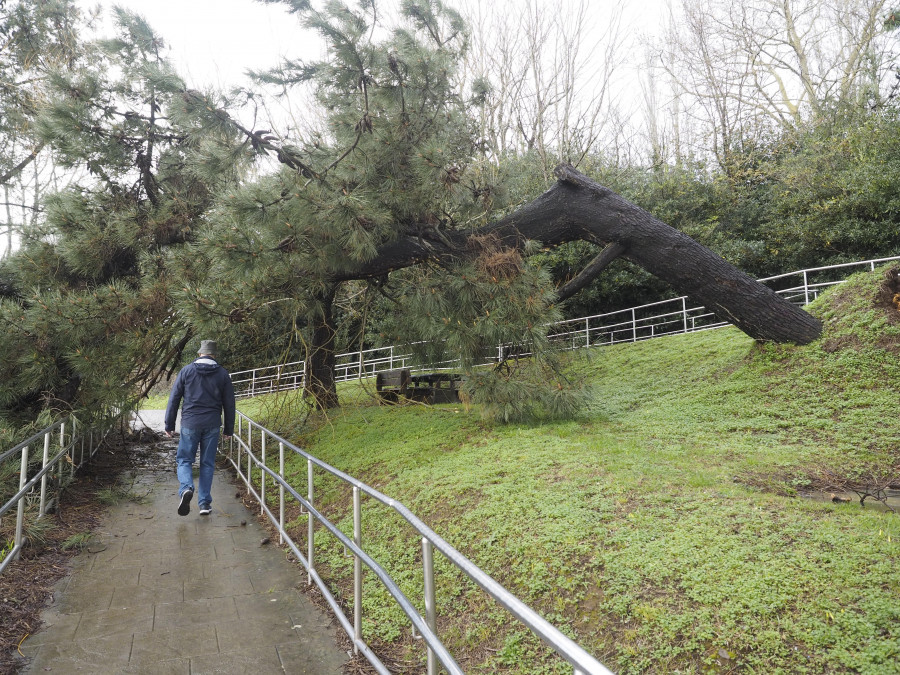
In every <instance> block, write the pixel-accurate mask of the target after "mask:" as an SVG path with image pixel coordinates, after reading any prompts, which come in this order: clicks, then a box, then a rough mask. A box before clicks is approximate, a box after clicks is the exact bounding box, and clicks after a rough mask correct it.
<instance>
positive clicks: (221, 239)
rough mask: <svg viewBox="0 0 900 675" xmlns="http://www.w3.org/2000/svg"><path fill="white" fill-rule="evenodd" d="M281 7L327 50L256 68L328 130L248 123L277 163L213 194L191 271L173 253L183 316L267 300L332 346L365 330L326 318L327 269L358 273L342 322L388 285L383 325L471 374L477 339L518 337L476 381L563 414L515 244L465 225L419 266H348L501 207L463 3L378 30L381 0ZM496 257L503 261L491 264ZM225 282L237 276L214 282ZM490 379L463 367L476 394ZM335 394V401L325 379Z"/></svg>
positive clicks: (307, 337) (546, 310) (213, 319)
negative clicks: (484, 146) (468, 66)
mask: <svg viewBox="0 0 900 675" xmlns="http://www.w3.org/2000/svg"><path fill="white" fill-rule="evenodd" d="M285 4H289V5H290V6H291V9H292V11H294V12H295V13H297V14H298V16H300V18H301V20H302V21H303V23H304V25H305V26H306V27H307V28H309V29H312V30H313V31H315V32H316V33H317V34H318V35H320V36H321V37H322V39H323V40H324V41H325V43H326V46H327V50H328V57H327V59H324V60H322V61H315V62H297V61H286V62H285V63H283V64H282V65H281V66H280V67H279V68H278V69H276V70H273V71H271V72H268V73H263V74H257V79H258V81H259V82H260V83H262V84H264V85H267V84H275V85H278V86H279V87H282V88H287V89H288V90H290V88H291V87H295V86H304V87H312V90H313V91H314V92H315V100H316V102H317V104H318V106H319V108H320V110H321V113H322V117H323V119H324V126H323V127H322V128H321V129H320V130H319V131H318V132H317V133H315V134H313V135H312V136H310V137H309V138H307V139H298V140H297V142H296V143H295V142H294V139H282V138H280V137H278V136H277V135H276V134H274V133H271V132H262V131H260V132H249V131H248V132H247V133H246V139H247V141H249V142H250V144H251V146H252V147H253V148H254V149H256V150H257V152H258V153H259V154H261V155H263V154H266V155H270V156H275V157H277V159H278V160H279V162H280V163H281V165H282V168H281V170H280V171H278V172H276V173H274V174H270V175H266V176H263V177H261V178H260V179H259V180H257V181H254V182H252V183H245V184H242V185H240V186H235V187H234V189H232V190H229V191H228V192H227V194H225V195H224V196H223V199H221V200H220V201H219V202H218V203H217V206H216V208H215V210H214V213H213V214H212V216H211V217H210V218H209V219H208V220H207V229H205V230H204V232H203V234H202V246H203V248H204V256H205V258H204V265H203V266H202V269H198V268H197V267H196V266H193V265H192V264H191V258H190V256H184V257H183V259H182V261H181V262H182V264H183V265H184V268H183V269H182V274H181V276H182V277H184V278H191V279H192V283H190V284H185V285H183V286H182V288H181V289H180V290H179V291H178V300H179V302H180V305H181V306H182V307H184V308H186V309H185V311H187V312H188V313H189V315H190V321H191V322H193V323H194V324H197V325H201V324H202V325H204V326H207V327H209V328H212V327H214V326H216V325H218V326H219V327H220V329H222V330H226V329H229V328H230V326H232V325H234V324H235V323H241V322H250V323H253V322H255V321H257V315H258V312H259V311H260V310H263V309H267V310H268V309H270V308H271V307H272V304H273V303H276V304H278V306H279V308H280V311H282V312H283V316H284V317H285V319H289V320H290V326H291V328H294V327H296V326H298V325H300V326H302V327H303V335H302V336H300V337H299V338H298V339H299V341H301V342H305V343H306V344H307V345H308V347H309V350H310V352H311V353H313V354H316V353H321V352H323V351H328V350H330V353H332V354H333V353H334V349H335V348H337V347H338V345H337V343H335V342H332V343H330V344H328V345H327V349H320V348H321V347H323V345H319V344H317V343H316V340H317V339H322V338H321V336H322V335H325V336H334V335H335V334H336V335H337V336H345V337H346V338H347V339H348V340H350V341H351V342H350V344H341V345H340V347H344V348H350V347H351V346H352V347H353V348H356V347H358V346H359V345H360V344H361V342H360V340H359V338H360V335H361V334H365V331H366V327H365V326H361V325H360V326H358V328H357V327H356V326H355V330H353V331H348V330H346V326H341V325H339V321H338V319H339V318H342V317H335V316H333V315H332V314H333V312H334V309H333V308H334V306H335V302H334V301H335V299H336V298H341V297H347V296H348V294H346V293H344V292H342V290H341V286H342V284H344V283H346V282H344V281H336V280H338V279H340V280H347V279H350V280H353V279H357V280H363V281H366V282H367V283H368V284H369V287H370V291H371V292H367V293H359V294H358V296H357V297H358V300H357V301H356V303H355V305H354V303H353V302H351V303H350V305H353V306H352V307H350V306H348V305H347V303H343V304H342V307H343V310H342V311H343V312H344V315H343V318H346V319H349V317H355V318H354V319H352V321H358V320H359V317H361V316H362V315H365V314H366V311H365V310H364V309H362V308H361V306H360V303H366V302H371V300H372V297H373V296H375V295H377V294H378V293H384V294H385V295H387V296H389V297H391V298H392V299H393V300H392V302H393V303H394V304H393V306H392V309H391V312H392V313H393V314H394V315H395V319H396V321H394V322H392V323H393V325H391V326H389V327H388V328H385V329H384V330H383V331H382V332H384V333H385V334H386V335H387V333H388V332H390V333H391V335H390V337H391V338H392V339H396V338H397V337H398V336H402V337H403V338H407V339H409V340H410V341H411V342H419V343H421V342H422V341H425V342H426V343H428V344H429V345H432V346H433V347H434V348H433V349H432V351H442V352H445V353H446V354H452V355H453V356H454V357H455V358H459V359H461V362H462V364H463V367H464V369H465V370H466V371H467V372H469V371H470V370H473V369H474V368H475V366H476V365H477V364H480V363H483V357H484V351H485V349H488V348H490V349H494V350H496V349H497V346H498V344H503V343H510V342H516V343H520V344H522V345H527V347H525V348H524V349H525V351H527V352H528V353H529V354H532V355H534V356H533V357H532V358H533V363H534V364H536V365H535V366H529V368H524V367H515V368H511V367H510V363H511V362H508V363H505V364H504V366H503V368H502V369H501V370H502V371H503V373H504V375H503V377H500V375H499V372H500V371H497V374H495V375H494V377H500V379H499V380H498V381H497V382H495V383H493V384H492V385H491V387H487V386H484V387H483V388H484V390H485V391H488V390H490V391H492V392H493V394H491V395H496V394H497V393H498V391H499V388H500V386H501V382H504V381H505V382H509V383H510V384H509V387H508V388H507V390H506V391H508V395H509V396H513V395H515V397H518V398H525V399H529V400H531V399H535V398H536V399H541V401H542V402H541V403H539V404H537V408H539V409H541V410H543V411H550V410H553V411H559V410H561V409H562V408H563V407H565V406H560V405H556V404H552V403H551V399H550V398H546V397H545V396H544V392H542V393H540V394H538V392H539V390H542V387H545V386H549V387H550V389H548V390H547V392H551V390H552V392H560V391H564V390H566V389H569V388H570V387H569V383H567V382H565V380H564V379H560V377H561V376H560V375H559V374H558V370H556V369H553V368H551V370H553V371H554V372H555V373H556V375H555V376H554V377H551V378H548V377H547V374H546V372H545V371H546V368H547V367H550V364H551V363H552V359H550V358H545V357H544V356H542V354H544V353H546V352H547V348H548V345H547V340H546V333H545V329H544V326H545V325H546V324H547V323H548V322H550V321H552V320H553V319H555V318H558V316H559V313H558V311H557V309H556V308H555V306H554V302H553V297H552V286H551V284H550V280H549V279H548V278H547V277H546V275H545V274H543V272H542V271H541V270H540V269H538V268H536V267H534V266H531V265H528V264H526V263H525V262H524V260H523V259H522V258H521V252H519V251H516V250H513V249H511V248H510V249H509V250H503V249H502V247H500V248H497V246H496V244H495V245H494V249H492V250H490V251H487V249H485V251H481V250H479V247H478V245H477V240H478V237H477V236H476V237H475V238H470V242H472V246H468V245H467V246H465V247H462V248H460V249H459V250H458V251H457V255H456V256H454V257H451V258H450V259H448V258H447V257H446V256H445V257H442V258H440V259H439V258H438V257H437V256H429V255H428V254H427V253H424V254H423V255H422V257H421V260H420V263H419V264H418V265H417V266H416V269H415V270H406V271H403V270H392V273H389V274H388V275H386V276H384V277H380V278H367V277H366V276H365V275H362V276H356V275H357V274H358V270H359V269H360V268H362V267H363V266H365V265H366V263H368V262H370V261H372V260H374V259H376V258H377V257H378V256H380V255H382V252H383V251H384V247H385V246H387V245H389V244H391V243H392V242H396V241H397V240H398V239H400V238H401V237H407V238H408V237H410V236H412V237H415V238H417V239H418V240H419V241H420V242H423V246H424V247H425V250H426V251H427V249H428V244H427V242H428V241H436V240H440V241H446V240H447V236H448V235H449V234H451V233H453V234H455V235H458V234H459V233H460V232H463V233H471V234H473V235H475V234H476V233H477V231H478V229H479V228H480V227H484V226H486V225H488V224H489V223H490V221H491V219H492V217H493V216H494V214H495V213H496V212H497V211H498V210H499V209H502V208H503V207H505V206H506V204H505V203H504V202H503V196H504V191H503V190H502V188H501V186H500V185H498V184H497V178H498V174H497V172H496V170H494V169H493V167H492V166H491V164H490V162H488V161H487V160H486V159H484V158H483V156H481V155H480V153H479V152H478V151H477V148H478V139H477V138H476V135H475V132H474V125H473V124H472V122H471V119H472V118H471V116H470V114H469V113H470V111H469V109H468V107H467V106H468V103H467V100H468V99H469V98H470V97H467V96H465V95H463V93H462V92H463V87H462V86H461V83H460V67H459V66H460V64H461V63H462V62H463V60H464V58H465V53H466V49H467V47H468V33H467V29H466V26H465V24H464V22H463V20H462V19H461V17H460V15H459V14H458V13H457V12H456V11H454V10H452V9H451V8H449V7H448V6H447V5H446V4H445V3H443V2H440V1H439V0H428V1H424V0H407V1H404V2H402V3H401V4H400V7H399V13H398V15H399V18H398V22H397V24H396V25H394V26H385V25H384V24H383V23H382V16H381V13H380V7H381V3H378V2H362V3H358V4H357V5H356V6H355V7H351V6H350V5H348V4H345V3H343V2H337V1H331V2H327V3H323V4H322V5H321V7H319V6H318V5H315V6H314V4H313V3H296V2H295V3H285ZM209 113H210V114H209V117H211V118H212V117H216V116H218V117H219V118H221V117H222V116H221V113H217V112H216V111H209ZM245 131H246V130H245ZM473 246H474V248H473ZM482 248H485V247H484V242H482ZM487 248H490V247H487ZM505 264H511V267H510V268H509V269H501V268H503V266H504V265H505ZM492 265H493V266H495V267H496V268H497V269H495V270H494V272H492V271H491V269H492V267H491V266H492ZM222 278H231V279H237V278H239V279H240V283H232V284H221V283H219V280H221V279H222ZM398 303H399V304H398ZM263 316H264V317H265V314H263ZM285 323H286V324H287V323H288V321H286V322H285ZM322 326H324V327H325V328H326V329H327V330H325V331H324V332H323V331H322V330H320V329H321V327H322ZM285 328H287V326H285ZM351 333H353V334H352V335H351ZM327 339H329V340H334V339H335V338H334V337H330V338H327ZM362 344H363V346H372V344H371V343H364V342H363V343H362ZM537 364H539V365H537ZM311 367H314V364H308V365H307V368H308V369H309V368H311ZM531 368H537V370H536V371H535V372H537V373H541V374H540V375H539V376H534V377H532V378H531V381H532V386H529V387H516V386H515V384H514V383H515V381H516V377H518V376H519V375H520V374H522V373H524V372H525V371H526V370H529V369H531ZM487 377H489V376H480V377H478V378H472V379H471V386H472V389H473V392H472V396H473V397H476V398H477V397H478V394H477V391H478V389H479V387H482V383H486V382H487V380H486V379H485V378H487ZM332 392H333V394H332V399H331V400H332V401H336V389H334V388H333V386H332ZM551 398H553V399H556V398H559V394H558V393H553V395H552V397H551ZM576 398H577V397H576ZM511 405H512V404H511ZM514 407H516V408H517V410H518V412H504V413H501V414H500V416H501V417H503V418H504V419H514V418H515V419H518V418H521V417H522V416H523V415H524V414H525V413H524V412H523V411H525V410H535V409H536V408H535V406H534V405H532V404H531V403H522V404H521V405H518V404H515V406H514ZM486 409H490V408H489V407H488V408H486Z"/></svg>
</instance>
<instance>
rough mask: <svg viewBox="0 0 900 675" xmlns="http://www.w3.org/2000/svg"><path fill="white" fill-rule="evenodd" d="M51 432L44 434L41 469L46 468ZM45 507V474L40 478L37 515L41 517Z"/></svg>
mask: <svg viewBox="0 0 900 675" xmlns="http://www.w3.org/2000/svg"><path fill="white" fill-rule="evenodd" d="M52 433H53V432H52V431H48V432H47V433H46V434H44V461H43V462H41V469H46V468H47V460H49V459H50V435H51V434H52ZM46 505H47V474H46V473H45V474H44V475H43V476H41V505H40V508H39V509H38V514H40V515H41V516H43V515H44V507H45V506H46Z"/></svg>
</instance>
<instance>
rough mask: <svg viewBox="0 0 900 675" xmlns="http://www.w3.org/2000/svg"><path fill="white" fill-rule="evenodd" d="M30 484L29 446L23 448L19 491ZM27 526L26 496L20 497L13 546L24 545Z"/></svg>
mask: <svg viewBox="0 0 900 675" xmlns="http://www.w3.org/2000/svg"><path fill="white" fill-rule="evenodd" d="M27 482H28V446H27V445H26V446H25V447H24V448H22V470H21V473H19V491H20V492H21V491H22V490H23V489H24V488H25V483H27ZM24 525H25V496H24V495H22V496H21V497H19V510H18V511H17V513H16V537H15V539H14V541H13V546H21V545H22V528H23V526H24Z"/></svg>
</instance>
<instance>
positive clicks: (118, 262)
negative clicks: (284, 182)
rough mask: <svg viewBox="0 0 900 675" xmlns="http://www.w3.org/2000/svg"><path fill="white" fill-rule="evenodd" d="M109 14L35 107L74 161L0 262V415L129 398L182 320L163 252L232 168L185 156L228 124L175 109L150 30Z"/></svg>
mask: <svg viewBox="0 0 900 675" xmlns="http://www.w3.org/2000/svg"><path fill="white" fill-rule="evenodd" d="M116 21H117V26H118V32H117V35H116V37H115V38H114V39H110V40H104V41H100V42H98V43H96V44H95V45H93V46H92V47H91V48H92V49H93V50H94V52H93V53H94V59H93V60H92V62H91V64H90V67H84V68H80V69H76V70H72V71H69V70H65V71H64V70H56V71H54V72H51V74H50V78H49V84H48V90H47V93H48V96H47V99H46V100H45V101H44V102H43V103H42V106H41V108H40V110H39V111H38V115H37V117H36V122H35V129H36V133H37V135H38V137H39V138H40V139H41V141H42V142H44V143H46V144H47V145H48V146H49V147H52V148H53V150H54V152H55V154H56V158H57V161H58V162H59V163H60V164H61V165H63V166H66V167H70V168H72V169H73V170H75V169H83V170H85V171H86V174H85V175H84V176H83V178H82V179H80V180H78V181H77V183H76V184H75V185H73V186H72V187H70V188H68V189H66V190H64V191H62V192H60V193H57V194H55V195H52V196H50V197H48V198H47V200H46V220H45V222H44V223H43V224H42V227H41V228H40V229H38V230H36V231H34V232H30V233H29V236H28V237H27V238H26V240H25V242H24V245H23V246H22V248H21V250H20V251H18V252H17V254H16V255H14V256H12V257H11V258H9V259H8V260H6V261H4V263H3V266H2V269H0V278H2V280H3V281H2V284H0V287H2V288H3V289H4V292H3V298H2V300H0V321H2V322H3V324H4V325H5V327H6V328H5V334H6V340H5V341H4V342H3V344H2V345H0V350H2V358H0V381H2V383H3V384H2V386H0V411H2V412H0V415H2V417H4V418H6V419H7V421H10V422H13V423H18V422H21V421H26V420H28V419H31V418H33V417H34V416H35V415H36V414H37V413H38V411H40V410H42V409H44V410H52V411H58V410H76V411H79V412H81V413H83V414H90V413H91V412H95V411H99V410H101V409H104V408H106V407H108V406H111V405H112V406H117V407H119V408H121V409H127V408H129V407H133V405H134V403H135V401H136V399H137V398H138V397H139V396H140V394H141V393H142V392H143V391H145V390H146V389H148V388H149V387H150V386H151V385H152V384H153V382H154V381H155V380H156V379H157V378H158V377H159V376H160V375H161V374H162V373H163V372H164V369H165V368H167V367H170V368H171V367H174V366H176V365H178V364H179V363H180V357H181V352H182V350H183V349H184V348H185V346H186V345H187V344H188V342H189V341H190V340H191V338H192V336H193V330H192V328H191V327H190V326H189V324H188V323H187V322H186V321H185V319H184V316H183V315H182V313H180V312H179V311H177V310H176V309H174V306H173V302H172V287H171V285H172V283H173V277H172V276H171V274H170V273H169V268H170V266H171V260H172V258H173V257H174V256H175V255H176V253H177V250H178V249H179V248H183V247H184V246H186V245H187V244H188V243H189V242H191V241H192V240H194V239H195V237H196V234H195V233H196V230H197V224H198V222H199V221H200V219H202V217H203V215H204V214H205V213H206V211H207V209H208V208H209V207H210V205H211V203H212V200H213V195H214V194H215V192H216V191H217V190H219V189H222V188H223V186H225V185H227V184H228V183H229V182H230V181H231V180H233V177H234V173H233V172H234V171H238V170H240V166H241V164H240V162H235V161H229V167H231V171H232V173H230V174H229V173H218V174H217V175H216V176H215V178H210V172H209V171H207V172H206V173H205V174H204V173H203V172H202V171H199V170H197V167H198V166H200V165H204V166H205V165H206V163H207V161H208V160H209V161H211V160H210V158H213V157H215V156H216V153H217V152H218V150H217V148H218V147H225V148H227V151H228V152H229V153H231V152H234V150H233V147H234V139H233V137H226V136H222V135H221V134H220V133H218V132H217V131H216V130H215V129H211V128H209V124H208V122H206V123H204V125H198V124H196V123H195V122H194V121H192V120H190V119H188V118H185V117H184V114H183V112H182V111H183V109H184V97H185V95H186V94H185V85H184V83H183V81H182V80H181V79H180V78H179V77H178V76H177V75H176V74H175V73H174V71H173V70H172V68H171V66H170V64H169V63H168V62H167V60H166V59H165V56H164V44H163V42H162V40H161V39H160V38H159V36H158V35H156V34H155V33H154V32H153V31H152V30H151V29H150V27H149V26H148V25H147V24H146V23H145V22H144V21H143V20H142V19H141V18H140V17H138V16H136V15H134V14H130V13H128V12H125V11H123V10H116ZM220 131H221V130H220ZM229 133H231V132H229ZM201 137H202V138H201ZM226 141H227V142H226ZM187 282H189V280H187Z"/></svg>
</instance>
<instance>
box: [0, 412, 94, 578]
mask: <svg viewBox="0 0 900 675" xmlns="http://www.w3.org/2000/svg"><path fill="white" fill-rule="evenodd" d="M111 428H112V424H111V423H110V424H106V425H103V428H102V430H95V429H94V428H93V427H90V428H88V429H86V430H84V431H81V432H79V423H78V421H77V420H76V418H75V417H74V416H69V417H66V418H63V419H61V420H59V421H57V422H55V423H54V424H51V425H50V426H48V427H45V428H44V429H41V430H40V431H38V432H37V433H35V434H34V435H32V436H31V437H29V438H27V439H26V440H24V441H22V442H21V443H19V444H17V445H15V446H14V447H12V448H10V449H9V450H6V451H5V452H3V454H0V466H2V465H3V464H4V463H5V462H8V461H15V459H20V462H21V463H20V467H19V490H18V492H16V493H15V494H14V495H13V496H12V497H10V498H9V499H8V500H7V502H6V503H5V504H4V505H3V506H2V507H0V519H2V518H3V516H4V515H5V514H6V513H8V512H9V511H11V510H12V509H13V507H17V509H16V529H15V535H14V536H13V539H12V543H13V546H12V548H11V549H9V550H6V551H4V553H5V555H3V557H2V559H0V574H2V573H3V571H4V570H5V569H6V567H7V566H8V565H9V563H11V562H12V561H13V560H15V559H16V558H17V557H18V555H19V552H20V551H21V550H22V547H23V546H24V545H25V537H24V534H23V531H24V524H25V509H26V505H27V503H28V501H29V500H33V501H37V502H38V514H37V518H38V519H40V518H43V517H44V515H46V513H47V511H48V510H49V509H50V508H52V505H53V503H54V501H55V499H56V498H57V497H56V496H54V495H53V494H50V493H51V492H52V490H53V487H54V486H56V487H59V486H60V485H61V484H62V482H63V478H64V474H65V471H66V469H68V471H69V477H70V478H71V477H72V476H74V475H75V471H76V470H77V469H78V468H80V467H81V466H82V465H83V464H84V463H85V462H88V461H90V459H91V457H93V456H94V454H95V453H96V452H97V450H98V449H99V447H100V445H101V444H102V443H103V441H104V440H105V439H106V436H107V434H108V433H109V431H110V429H111ZM95 434H96V438H95ZM36 445H37V446H39V447H43V454H42V459H41V462H40V468H39V469H38V468H37V462H35V461H33V460H32V455H31V454H30V452H29V449H30V448H32V447H34V446H36ZM62 464H67V465H68V467H63V466H61V465H62ZM39 486H40V487H39Z"/></svg>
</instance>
